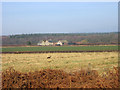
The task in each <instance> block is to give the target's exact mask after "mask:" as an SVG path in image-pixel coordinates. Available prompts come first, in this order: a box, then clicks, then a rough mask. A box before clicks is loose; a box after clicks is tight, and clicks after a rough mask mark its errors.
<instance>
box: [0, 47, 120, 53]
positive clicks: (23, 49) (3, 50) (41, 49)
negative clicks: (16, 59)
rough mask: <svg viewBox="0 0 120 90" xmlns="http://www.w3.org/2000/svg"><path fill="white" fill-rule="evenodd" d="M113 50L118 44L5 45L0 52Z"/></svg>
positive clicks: (116, 48)
mask: <svg viewBox="0 0 120 90" xmlns="http://www.w3.org/2000/svg"><path fill="white" fill-rule="evenodd" d="M107 50H110V51H115V50H118V46H59V47H53V46H44V47H43V46H40V47H6V48H2V52H17V51H18V52H25V51H107Z"/></svg>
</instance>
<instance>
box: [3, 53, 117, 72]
mask: <svg viewBox="0 0 120 90" xmlns="http://www.w3.org/2000/svg"><path fill="white" fill-rule="evenodd" d="M48 56H51V58H49V59H47V57H48ZM89 63H90V65H89V68H92V69H93V70H97V71H99V72H104V71H107V70H108V69H111V68H113V66H115V67H117V66H118V52H85V53H43V54H41V53H40V54H39V53H36V54H35V53H34V54H33V53H32V54H2V69H3V70H5V69H7V68H9V67H13V68H14V69H15V70H17V71H22V72H31V71H39V70H40V69H63V70H64V71H66V72H73V71H79V70H80V69H81V68H82V69H86V67H87V68H88V64H89Z"/></svg>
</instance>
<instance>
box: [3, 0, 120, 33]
mask: <svg viewBox="0 0 120 90" xmlns="http://www.w3.org/2000/svg"><path fill="white" fill-rule="evenodd" d="M117 31H118V3H117V2H3V3H2V35H14V34H30V33H92V32H117Z"/></svg>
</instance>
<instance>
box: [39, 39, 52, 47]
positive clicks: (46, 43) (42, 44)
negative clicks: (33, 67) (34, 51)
mask: <svg viewBox="0 0 120 90" xmlns="http://www.w3.org/2000/svg"><path fill="white" fill-rule="evenodd" d="M37 45H39V46H49V45H53V43H52V42H49V41H48V40H42V41H40V42H38V43H37Z"/></svg>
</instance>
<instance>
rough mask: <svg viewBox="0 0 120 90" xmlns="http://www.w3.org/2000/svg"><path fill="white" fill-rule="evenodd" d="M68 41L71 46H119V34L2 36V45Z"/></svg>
mask: <svg viewBox="0 0 120 90" xmlns="http://www.w3.org/2000/svg"><path fill="white" fill-rule="evenodd" d="M48 39H51V40H52V41H53V42H56V41H58V40H67V41H68V43H69V44H71V45H72V44H76V42H77V44H117V43H118V33H117V32H111V33H48V34H20V35H9V36H2V45H28V44H30V45H37V43H38V42H39V41H41V40H48Z"/></svg>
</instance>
